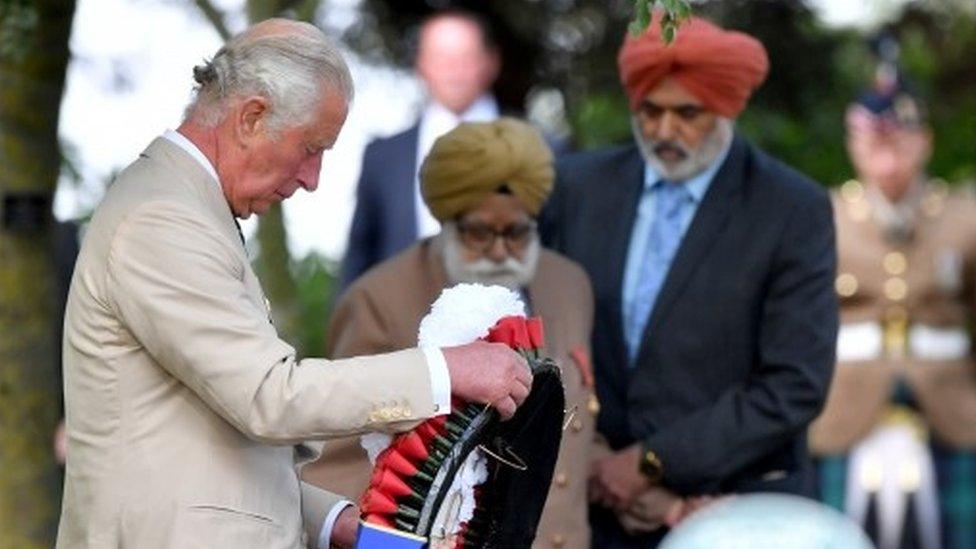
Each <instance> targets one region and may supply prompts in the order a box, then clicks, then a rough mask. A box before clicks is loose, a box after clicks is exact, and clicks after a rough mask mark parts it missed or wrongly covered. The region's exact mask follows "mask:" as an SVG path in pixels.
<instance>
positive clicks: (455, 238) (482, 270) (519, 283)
mask: <svg viewBox="0 0 976 549" xmlns="http://www.w3.org/2000/svg"><path fill="white" fill-rule="evenodd" d="M434 246H435V249H437V250H438V251H440V253H441V257H442V259H443V261H444V270H445V271H446V272H447V280H448V282H449V283H450V284H451V285H454V284H461V283H469V284H475V283H476V284H488V285H491V284H496V285H498V286H504V287H506V288H508V289H510V290H519V289H520V288H523V287H525V286H527V285H528V284H529V283H530V282H532V279H533V278H535V273H536V270H537V268H538V266H539V253H540V251H541V249H542V245H541V244H539V236H538V234H534V235H533V236H532V241H531V242H530V243H529V245H528V247H527V248H526V249H525V258H524V259H523V260H522V261H519V260H517V259H515V258H514V257H511V256H509V257H508V258H506V259H505V261H502V262H501V263H495V262H494V261H492V260H490V259H488V258H484V257H483V258H481V259H478V260H476V261H474V262H468V261H465V260H464V250H463V247H464V245H463V244H461V240H460V237H459V235H458V231H457V225H456V224H455V223H454V222H446V223H444V225H443V227H441V232H440V234H438V235H437V236H436V237H434Z"/></svg>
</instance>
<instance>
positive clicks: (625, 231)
mask: <svg viewBox="0 0 976 549" xmlns="http://www.w3.org/2000/svg"><path fill="white" fill-rule="evenodd" d="M611 169H612V170H613V171H611V172H609V177H607V179H606V181H607V184H606V185H605V186H604V188H605V189H606V192H605V193H603V194H602V195H598V197H599V196H602V197H603V200H605V201H606V202H605V206H606V207H605V208H602V209H601V213H603V214H604V215H605V219H604V220H605V222H606V223H607V225H606V227H607V231H606V232H605V233H604V234H599V233H600V231H599V230H598V231H597V234H596V235H594V238H598V239H600V240H601V241H603V242H606V243H607V244H606V246H607V251H608V252H609V253H608V254H607V256H606V262H605V263H604V268H605V269H606V271H604V272H605V275H604V276H605V277H606V280H607V281H608V283H609V292H610V294H609V299H608V303H609V315H608V316H609V318H608V319H605V321H608V322H609V323H610V324H611V325H610V326H609V327H608V328H609V332H610V334H611V335H612V337H613V339H614V341H613V352H614V356H613V367H612V368H609V369H608V371H611V372H613V374H614V375H615V376H616V377H617V381H618V382H619V383H620V384H621V387H623V386H625V385H626V382H627V370H628V361H629V359H628V357H627V345H626V343H625V339H624V323H623V284H624V282H623V281H624V269H626V268H627V249H628V247H629V246H630V236H631V232H632V231H633V228H634V221H635V220H636V218H637V206H638V201H639V200H640V194H641V190H642V189H643V187H644V159H643V158H642V157H641V155H640V153H639V152H638V150H637V147H636V146H635V147H633V149H632V150H631V151H630V154H628V155H627V157H626V159H625V160H624V161H623V162H621V163H620V164H619V165H618V166H616V167H613V168H611Z"/></svg>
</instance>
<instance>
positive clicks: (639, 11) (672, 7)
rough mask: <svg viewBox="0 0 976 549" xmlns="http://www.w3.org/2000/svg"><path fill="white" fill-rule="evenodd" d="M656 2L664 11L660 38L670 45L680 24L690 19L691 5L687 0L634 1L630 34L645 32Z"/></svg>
mask: <svg viewBox="0 0 976 549" xmlns="http://www.w3.org/2000/svg"><path fill="white" fill-rule="evenodd" d="M658 2H660V4H661V8H663V10H664V16H663V17H662V18H661V38H662V39H663V40H664V42H665V43H667V44H670V43H671V42H674V38H675V36H677V32H678V27H679V26H680V25H681V22H682V21H684V20H685V19H687V18H689V17H691V4H690V3H688V2H687V0H634V20H633V21H632V22H631V23H630V33H631V34H633V35H635V36H636V35H639V34H641V33H643V32H644V31H645V30H647V27H648V25H650V24H651V19H652V15H653V11H654V6H655V4H657V3H658Z"/></svg>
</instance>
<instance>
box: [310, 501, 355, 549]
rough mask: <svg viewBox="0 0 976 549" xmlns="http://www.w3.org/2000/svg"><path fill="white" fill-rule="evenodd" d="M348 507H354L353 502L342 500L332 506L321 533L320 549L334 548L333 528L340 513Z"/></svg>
mask: <svg viewBox="0 0 976 549" xmlns="http://www.w3.org/2000/svg"><path fill="white" fill-rule="evenodd" d="M347 507H352V502H351V501H347V500H342V501H340V502H339V503H336V504H335V505H334V506H332V509H330V510H329V514H328V515H325V522H324V523H323V524H322V529H321V530H320V531H319V543H318V545H316V547H318V549H329V547H331V546H332V528H333V527H334V526H335V522H336V519H338V518H339V513H341V512H343V511H345V510H346V508H347Z"/></svg>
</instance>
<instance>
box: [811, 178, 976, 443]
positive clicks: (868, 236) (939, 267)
mask: <svg viewBox="0 0 976 549" xmlns="http://www.w3.org/2000/svg"><path fill="white" fill-rule="evenodd" d="M916 191H917V195H918V196H917V199H916V200H915V208H916V211H915V212H914V213H915V215H914V216H913V217H914V222H913V223H912V224H911V226H910V227H908V228H906V229H905V230H904V231H902V232H904V233H905V234H903V235H900V236H899V235H897V234H890V233H889V234H887V235H886V229H885V228H884V227H883V224H881V223H879V222H878V221H877V216H876V215H875V211H874V208H875V206H874V204H875V202H874V201H873V200H871V199H870V196H869V191H868V190H867V189H866V188H865V187H863V186H862V185H861V184H860V183H858V182H856V181H851V182H848V183H847V184H845V185H844V186H843V187H842V189H841V191H840V192H838V193H835V195H834V197H833V200H834V203H835V208H834V212H835V216H836V223H837V238H838V249H839V251H838V253H839V267H838V275H837V280H836V290H837V293H838V295H839V297H840V300H841V322H842V325H841V330H840V335H839V337H838V366H837V370H836V374H835V379H834V382H833V385H832V388H831V391H830V396H829V399H828V403H827V406H826V408H825V410H824V412H823V414H822V415H821V416H820V418H819V419H818V420H817V421H816V422H815V423H814V424H813V425H812V427H811V431H810V438H811V447H812V449H813V450H815V451H816V452H818V453H827V454H829V453H836V452H843V451H847V450H849V449H850V448H851V447H852V446H853V445H854V444H856V443H857V442H858V441H859V440H860V439H861V438H863V437H864V436H865V435H866V434H867V433H868V432H869V431H870V430H871V429H872V428H873V427H874V426H875V425H876V424H877V423H878V421H879V420H880V419H881V418H882V416H883V413H884V411H885V408H886V406H887V404H888V402H889V400H890V398H891V395H892V391H893V388H894V385H895V383H896V382H897V381H898V380H899V379H901V380H904V381H905V382H906V383H907V385H908V386H909V388H910V389H911V392H912V394H913V396H914V398H915V399H916V401H917V403H918V405H919V407H920V409H921V412H922V414H923V416H924V419H925V420H926V423H927V424H928V426H929V427H930V428H931V430H932V431H933V433H932V434H933V436H935V437H936V438H938V439H939V440H940V441H941V442H943V443H945V444H948V445H950V446H952V447H956V448H969V449H972V448H976V365H974V360H973V352H972V346H971V344H970V341H971V328H972V322H973V316H974V311H976V297H974V294H976V291H974V290H976V289H974V286H976V200H973V198H971V197H969V196H964V195H963V194H961V193H956V194H950V193H949V192H948V190H947V188H946V187H945V186H944V185H937V184H924V185H921V186H920V187H919V188H918V189H917V190H916ZM888 230H889V231H890V229H888Z"/></svg>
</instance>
